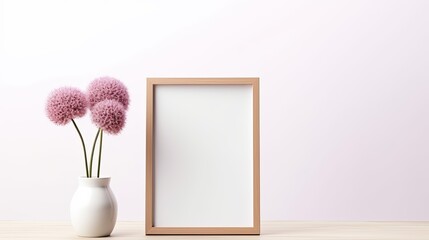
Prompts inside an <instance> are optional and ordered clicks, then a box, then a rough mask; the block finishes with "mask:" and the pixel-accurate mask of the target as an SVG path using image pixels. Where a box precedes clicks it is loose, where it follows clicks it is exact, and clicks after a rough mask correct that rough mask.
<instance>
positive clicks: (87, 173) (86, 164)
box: [71, 119, 89, 177]
mask: <svg viewBox="0 0 429 240" xmlns="http://www.w3.org/2000/svg"><path fill="white" fill-rule="evenodd" d="M71 121H72V123H73V125H74V127H75V128H76V130H77V133H79V137H80V141H81V142H82V147H83V155H84V157H85V170H86V177H89V171H88V159H87V157H86V148H85V141H84V140H83V137H82V134H81V133H80V131H79V128H78V127H77V125H76V123H75V121H74V120H73V119H72V120H71Z"/></svg>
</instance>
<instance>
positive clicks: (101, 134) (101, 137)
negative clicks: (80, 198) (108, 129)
mask: <svg viewBox="0 0 429 240" xmlns="http://www.w3.org/2000/svg"><path fill="white" fill-rule="evenodd" d="M101 146H103V129H100V151H99V152H98V171H97V177H98V178H99V177H100V165H101Z"/></svg>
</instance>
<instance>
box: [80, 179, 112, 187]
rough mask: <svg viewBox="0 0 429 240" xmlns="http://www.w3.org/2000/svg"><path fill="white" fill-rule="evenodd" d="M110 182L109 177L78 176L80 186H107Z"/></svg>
mask: <svg viewBox="0 0 429 240" xmlns="http://www.w3.org/2000/svg"><path fill="white" fill-rule="evenodd" d="M109 183H110V177H105V178H87V177H80V178H79V185H80V186H87V187H107V186H109Z"/></svg>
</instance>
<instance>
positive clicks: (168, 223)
mask: <svg viewBox="0 0 429 240" xmlns="http://www.w3.org/2000/svg"><path fill="white" fill-rule="evenodd" d="M146 110H147V116H146V117H147V119H146V234H147V235H157V234H256V235H258V234H260V183H259V178H260V173H259V172H260V169H259V78H148V79H147V109H146ZM210 131H211V132H210ZM205 154H206V155H205ZM201 156H202V157H201Z"/></svg>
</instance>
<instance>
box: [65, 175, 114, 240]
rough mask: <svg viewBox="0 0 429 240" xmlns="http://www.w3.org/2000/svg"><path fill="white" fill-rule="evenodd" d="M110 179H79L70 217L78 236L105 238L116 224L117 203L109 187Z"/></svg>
mask: <svg viewBox="0 0 429 240" xmlns="http://www.w3.org/2000/svg"><path fill="white" fill-rule="evenodd" d="M109 183H110V177H106V178H86V177H81V178H79V186H78V188H77V190H76V192H75V194H74V195H73V198H72V201H71V204H70V216H71V222H72V225H73V228H74V230H75V232H76V233H77V235H79V236H82V237H105V236H109V235H110V233H112V231H113V228H114V227H115V223H116V215H117V203H116V199H115V196H114V195H113V193H112V190H111V189H110V186H109Z"/></svg>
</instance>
